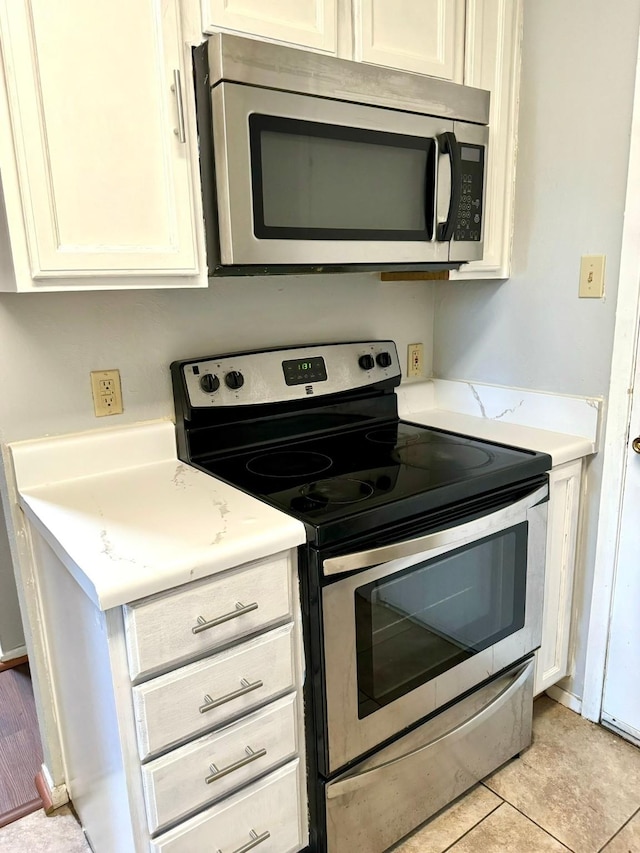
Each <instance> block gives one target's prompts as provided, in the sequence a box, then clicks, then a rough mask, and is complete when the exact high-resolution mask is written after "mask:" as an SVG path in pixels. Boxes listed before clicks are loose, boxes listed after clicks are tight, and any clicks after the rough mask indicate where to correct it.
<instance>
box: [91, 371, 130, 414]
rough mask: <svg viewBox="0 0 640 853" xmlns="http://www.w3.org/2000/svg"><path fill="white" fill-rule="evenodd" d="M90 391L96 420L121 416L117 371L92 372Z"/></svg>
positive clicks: (120, 391)
mask: <svg viewBox="0 0 640 853" xmlns="http://www.w3.org/2000/svg"><path fill="white" fill-rule="evenodd" d="M91 391H92V393H93V408H94V410H95V413H96V417H97V418H103V417H105V415H121V414H122V389H121V387H120V371H119V370H92V371H91Z"/></svg>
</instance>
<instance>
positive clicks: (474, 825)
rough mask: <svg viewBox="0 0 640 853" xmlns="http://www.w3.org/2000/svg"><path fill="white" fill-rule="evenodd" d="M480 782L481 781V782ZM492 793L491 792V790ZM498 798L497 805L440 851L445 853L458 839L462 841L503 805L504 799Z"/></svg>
mask: <svg viewBox="0 0 640 853" xmlns="http://www.w3.org/2000/svg"><path fill="white" fill-rule="evenodd" d="M481 784H482V783H481ZM492 793H493V792H492ZM497 796H498V795H497V794H496V797H497ZM499 799H500V802H499V803H498V805H497V806H494V807H493V808H492V809H491V811H490V812H487V813H486V815H484V817H482V818H480V820H479V821H476V823H474V824H473V826H470V827H469V829H467V831H466V832H463V833H462V835H460V836H459V837H458V838H456V840H455V841H452V842H451V844H450V845H449V846H448V847H445V848H444V850H443V851H442V853H447V850H451V848H452V847H453V846H454V845H455V844H457V843H458V841H462V839H463V838H465V836H467V835H469V833H470V832H473V830H474V829H475V828H476V827H477V826H480V824H481V823H482V822H483V821H485V820H486V819H487V818H488V817H489V815H492V814H493V813H494V812H497V811H498V809H499V808H500V806H503V805H504V800H503V799H502V797H500V798H499Z"/></svg>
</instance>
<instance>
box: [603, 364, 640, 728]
mask: <svg viewBox="0 0 640 853" xmlns="http://www.w3.org/2000/svg"><path fill="white" fill-rule="evenodd" d="M636 437H640V359H639V358H637V356H636V369H635V380H634V397H633V404H632V407H631V421H630V431H629V447H628V455H627V464H626V470H625V486H624V493H623V501H622V515H621V525H620V541H619V552H618V565H617V573H616V578H615V586H614V592H613V606H612V609H611V624H610V629H609V648H608V653H607V664H606V673H605V682H604V695H603V701H602V721H603V722H605V723H607V724H609V725H611V726H613V727H614V728H616V729H618V730H619V731H620V732H623V733H624V734H626V735H629V736H630V737H631V738H633V739H634V740H636V741H638V742H640V678H638V653H639V650H640V443H639V444H638V450H637V451H635V452H634V447H633V442H634V439H635V438H636Z"/></svg>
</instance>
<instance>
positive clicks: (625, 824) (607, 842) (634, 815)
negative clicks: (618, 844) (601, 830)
mask: <svg viewBox="0 0 640 853" xmlns="http://www.w3.org/2000/svg"><path fill="white" fill-rule="evenodd" d="M636 815H640V808H637V809H636V810H635V811H634V813H633V814H632V815H631V817H630V818H628V819H627V820H625V822H624V823H623V824H622V826H621V827H619V828H618V829H616V831H615V832H614V833H613V835H612V836H611V838H610V839H609V840H608V841H606V842H605V843H604V844H603V845H602V847H600V849H599V850H598V853H602V851H603V850H604V848H605V847H606V846H607V844H611V842H612V841H613V839H614V838H616V837H617V836H618V835H620V833H621V832H622V830H623V829H624V828H625V826H627V825H628V824H629V823H631V821H632V820H633V819H634V817H636Z"/></svg>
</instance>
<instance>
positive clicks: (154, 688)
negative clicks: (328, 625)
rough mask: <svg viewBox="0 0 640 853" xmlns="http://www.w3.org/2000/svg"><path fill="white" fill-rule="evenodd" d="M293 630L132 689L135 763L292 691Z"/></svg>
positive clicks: (284, 629)
mask: <svg viewBox="0 0 640 853" xmlns="http://www.w3.org/2000/svg"><path fill="white" fill-rule="evenodd" d="M294 666H295V665H294V648H293V625H285V626H283V627H282V628H276V629H275V630H274V631H269V632H268V633H267V634H261V635H260V636H259V637H256V639H254V640H249V642H246V643H242V644H241V645H239V646H234V647H233V648H231V649H228V650H227V651H224V652H220V653H219V654H217V655H213V656H212V657H210V658H205V660H203V661H198V662H197V663H193V664H190V665H189V666H183V667H181V668H180V669H177V670H175V671H174V672H170V673H167V675H161V676H160V677H159V678H154V679H152V680H151V681H147V682H146V683H145V684H141V685H139V686H138V687H134V688H133V705H134V708H135V715H136V721H137V729H138V745H139V751H140V757H141V758H146V757H147V756H149V755H153V754H157V753H159V752H160V751H161V750H163V749H166V748H168V747H170V746H172V745H174V744H177V743H180V742H181V741H184V740H188V739H189V738H191V737H193V736H194V735H197V734H200V733H202V732H204V731H207V730H209V729H212V728H214V727H215V726H220V725H223V724H224V723H226V722H228V721H229V720H231V719H233V718H234V717H238V716H240V715H242V714H246V713H247V712H248V711H251V710H253V709H254V708H257V707H259V706H260V705H264V704H265V702H269V701H270V700H272V699H274V698H276V697H277V696H280V695H282V694H283V693H286V692H287V691H289V690H291V689H293V687H294V686H295V671H294Z"/></svg>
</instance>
